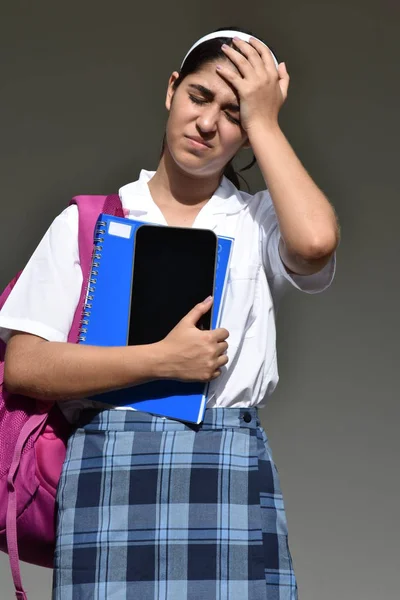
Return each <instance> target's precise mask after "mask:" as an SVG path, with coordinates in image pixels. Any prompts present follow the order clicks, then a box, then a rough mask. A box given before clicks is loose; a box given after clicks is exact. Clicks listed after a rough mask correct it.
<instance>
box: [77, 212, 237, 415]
mask: <svg viewBox="0 0 400 600" xmlns="http://www.w3.org/2000/svg"><path fill="white" fill-rule="evenodd" d="M142 225H144V222H143V221H136V220H131V219H125V218H121V217H114V216H111V215H106V214H101V215H100V216H99V219H98V222H97V226H96V230H95V240H94V241H95V251H94V255H93V262H92V270H91V276H90V280H89V286H88V291H87V295H86V303H85V308H84V313H83V319H82V327H81V333H80V336H79V343H81V344H87V345H94V346H125V345H126V344H127V338H128V330H129V317H130V303H131V283H132V270H133V256H134V243H135V232H136V230H137V229H138V227H140V226H142ZM160 227H163V225H160ZM217 239H218V251H217V260H216V269H215V282H214V303H213V311H212V324H211V326H212V329H215V328H216V327H218V326H219V323H220V319H221V314H222V309H223V300H224V293H225V288H226V281H227V275H228V269H229V264H230V257H231V253H232V247H233V240H232V239H231V238H227V237H222V236H218V238H217ZM207 390H208V385H207V384H206V385H205V384H204V383H201V382H198V383H197V382H182V381H175V380H157V381H151V382H148V383H145V384H141V385H137V386H132V387H129V388H124V389H121V390H116V391H112V392H106V393H103V394H97V395H96V396H92V397H91V399H92V400H96V401H99V402H104V403H106V404H112V405H113V406H127V407H131V408H133V409H136V410H141V411H144V412H149V413H153V414H156V415H160V416H165V417H169V418H173V419H178V420H182V421H188V422H192V423H200V422H201V421H202V420H203V417H204V411H205V407H206V400H207Z"/></svg>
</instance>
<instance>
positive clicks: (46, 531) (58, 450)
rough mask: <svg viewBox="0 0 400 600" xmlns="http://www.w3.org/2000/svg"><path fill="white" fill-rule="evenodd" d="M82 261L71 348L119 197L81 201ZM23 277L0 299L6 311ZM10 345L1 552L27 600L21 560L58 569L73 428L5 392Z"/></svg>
mask: <svg viewBox="0 0 400 600" xmlns="http://www.w3.org/2000/svg"><path fill="white" fill-rule="evenodd" d="M70 204H77V206H78V211H79V256H80V262H81V268H82V274H83V285H82V290H81V295H80V299H79V302H78V305H77V308H76V311H75V315H74V319H73V323H72V327H71V331H70V332H69V336H68V342H72V343H76V342H77V340H78V335H79V329H80V322H81V317H82V309H83V303H84V300H85V297H86V290H87V285H88V280H89V274H90V268H91V259H92V252H93V234H94V228H95V224H96V221H97V217H98V216H99V214H100V213H101V212H104V213H108V214H112V215H116V216H122V217H123V216H124V214H123V209H122V205H121V201H120V199H119V196H118V195H117V194H112V195H110V196H76V197H75V198H73V199H72V201H71V203H70ZM19 275H20V273H18V275H17V276H16V277H15V278H14V279H13V280H12V281H11V282H10V283H9V284H8V286H7V287H6V289H5V290H4V292H3V293H2V294H1V296H0V310H1V308H2V306H3V304H4V303H5V301H6V299H7V297H8V295H9V294H10V292H11V290H12V288H13V287H14V285H15V283H16V282H17V280H18V277H19ZM4 355H5V344H4V343H3V342H2V341H1V340H0V550H2V551H3V552H6V553H8V555H9V559H10V566H11V572H12V576H13V580H14V586H15V591H16V597H17V598H18V599H19V600H27V596H26V593H25V591H24V589H23V587H22V581H21V572H20V568H19V559H21V560H23V561H25V562H29V563H32V564H34V565H39V566H42V567H50V568H51V567H52V566H53V554H54V543H55V519H56V512H55V497H56V490H57V485H58V481H59V478H60V475H61V469H62V466H63V462H64V459H65V454H66V444H67V440H68V436H69V435H70V433H71V431H72V427H71V425H70V424H69V423H67V421H66V419H65V418H64V416H63V415H62V413H61V411H60V409H59V408H58V405H57V404H53V405H50V406H49V405H47V406H46V405H44V403H41V402H37V401H36V400H33V399H32V398H27V397H25V396H17V395H12V394H8V393H7V392H6V390H5V388H4V386H3V381H4Z"/></svg>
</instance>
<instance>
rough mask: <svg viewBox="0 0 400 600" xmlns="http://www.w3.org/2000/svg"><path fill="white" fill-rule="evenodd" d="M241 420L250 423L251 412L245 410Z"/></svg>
mask: <svg viewBox="0 0 400 600" xmlns="http://www.w3.org/2000/svg"><path fill="white" fill-rule="evenodd" d="M243 421H244V422H245V423H250V421H251V414H250V413H249V412H245V413H244V415H243Z"/></svg>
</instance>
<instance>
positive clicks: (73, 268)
mask: <svg viewBox="0 0 400 600" xmlns="http://www.w3.org/2000/svg"><path fill="white" fill-rule="evenodd" d="M288 87H289V75H288V72H287V70H286V66H285V64H284V63H280V64H278V62H277V61H276V58H275V56H274V55H273V53H272V51H271V50H270V49H269V48H268V47H267V46H266V45H265V44H264V43H263V42H262V41H260V40H259V39H257V38H255V37H250V36H249V35H248V34H246V33H243V32H242V31H238V30H232V29H231V30H219V31H217V32H214V33H211V34H209V35H207V36H205V37H203V38H202V39H200V40H198V41H197V42H196V43H195V44H194V45H193V46H192V48H191V49H190V50H189V52H188V53H187V55H186V57H185V59H184V61H183V63H182V65H181V67H180V70H179V71H174V72H173V73H172V75H171V77H170V79H169V82H168V89H167V94H166V102H165V104H166V108H167V110H168V112H169V116H168V122H167V125H166V131H165V138H164V145H163V151H162V156H161V158H160V161H159V164H158V166H157V170H156V171H155V172H153V171H147V170H142V171H141V172H140V176H139V179H138V180H137V181H135V182H133V183H129V184H128V185H124V186H123V187H122V188H121V189H120V190H119V195H120V198H121V202H122V205H123V208H124V209H125V212H126V214H127V216H128V218H134V219H140V220H143V221H146V222H152V223H159V224H163V225H173V226H184V227H190V226H193V227H199V228H208V229H211V230H214V231H215V233H216V234H220V235H225V236H230V237H233V238H234V239H235V242H234V250H233V256H232V262H231V266H230V273H229V281H228V289H227V295H226V301H225V308H224V312H223V315H222V322H221V327H220V328H219V329H217V330H215V331H201V330H200V329H198V328H197V327H196V323H197V321H198V319H199V317H200V316H201V315H202V314H203V313H205V312H206V311H208V310H209V309H210V307H211V303H212V299H211V300H210V299H207V300H205V302H204V303H202V304H199V305H198V306H196V307H194V308H193V310H192V311H191V312H190V314H188V315H187V316H186V317H185V318H184V319H183V320H182V321H181V322H180V323H179V324H178V325H177V326H176V327H175V329H173V331H171V333H170V334H169V335H168V336H167V337H166V338H165V339H163V340H162V341H160V342H159V343H155V344H151V345H148V346H137V347H129V346H127V347H118V348H117V347H114V348H104V347H93V346H92V347H91V346H84V345H75V344H69V343H66V340H67V335H68V332H69V329H70V327H71V323H72V318H73V315H74V312H75V308H76V306H77V302H78V298H79V295H80V290H81V286H82V273H81V270H80V265H79V252H78V213H77V207H76V206H70V207H68V208H67V209H66V210H64V211H63V212H62V213H61V214H60V215H59V216H58V217H57V218H56V219H55V220H54V222H53V223H52V225H51V226H50V228H49V230H48V231H47V233H46V234H45V236H44V238H43V239H42V241H41V242H40V244H39V246H38V248H37V249H36V251H35V252H34V254H33V256H32V258H31V260H30V261H29V263H28V265H27V267H26V268H25V270H24V273H23V275H22V276H21V278H20V279H19V281H18V283H17V285H16V286H15V288H14V289H13V291H12V293H11V295H10V296H9V299H8V300H7V302H6V304H5V306H4V309H3V310H2V312H1V315H0V327H1V329H0V335H1V336H2V337H3V339H5V340H7V341H8V345H7V354H6V363H5V364H6V371H5V379H6V385H7V387H8V388H9V389H10V391H12V392H17V393H22V394H24V395H27V396H30V397H33V398H40V399H42V400H44V401H48V402H53V401H54V400H55V399H56V400H57V401H58V402H59V404H60V407H61V409H62V411H63V412H64V414H65V416H66V417H67V419H68V420H69V421H70V422H72V423H74V426H75V427H74V430H73V431H74V432H73V434H72V436H71V437H70V439H69V443H68V448H67V456H66V460H65V463H64V468H63V472H62V475H61V480H60V483H59V488H58V496H57V505H58V514H57V541H56V551H55V561H54V584H53V598H54V599H56V600H67V599H68V600H83V599H90V600H92V599H96V598H97V599H107V600H111V599H112V600H117V599H118V600H119V599H125V598H132V599H133V598H134V599H138V600H224V599H226V600H296V599H297V583H296V578H295V574H294V570H293V563H292V558H291V554H290V551H289V546H288V531H287V522H286V516H285V510H284V504H283V499H282V494H281V489H280V483H279V477H278V472H277V469H276V466H275V463H274V461H273V458H272V454H271V449H270V447H269V443H268V439H267V436H266V434H265V431H264V430H263V428H262V427H261V425H260V420H259V414H258V409H259V407H261V406H263V405H264V403H265V400H266V398H267V397H268V396H269V395H270V394H271V393H272V392H273V390H274V389H275V387H276V385H277V382H278V370H277V358H276V343H275V342H276V332H275V315H276V310H277V306H278V302H279V299H280V297H281V295H282V293H284V291H285V290H286V289H288V288H290V286H291V285H292V286H295V287H296V288H297V289H300V290H302V291H304V292H307V293H316V292H322V291H323V290H325V289H326V288H327V287H328V286H329V285H330V284H331V282H332V280H333V277H334V272H335V261H336V258H335V256H336V255H335V250H336V248H337V245H338V241H339V231H338V224H337V220H336V216H335V212H334V210H333V208H332V206H331V205H330V203H329V201H328V200H327V199H326V197H325V196H324V194H323V193H322V192H321V191H320V190H319V189H318V187H317V186H316V185H315V183H314V182H313V181H312V179H311V178H310V176H309V175H308V174H307V172H306V171H305V169H304V168H303V166H302V165H301V163H300V161H299V160H298V158H297V157H296V155H295V153H294V151H293V150H292V148H291V146H290V144H289V143H288V141H287V139H286V138H285V136H284V134H283V132H282V130H281V129H280V126H279V124H278V113H279V111H280V108H281V106H282V104H283V103H284V101H285V99H286V97H287V93H288ZM242 148H251V149H252V151H253V153H254V155H255V159H256V160H257V162H258V165H259V168H260V170H261V172H262V175H263V177H264V180H265V184H266V186H267V188H268V190H267V189H265V190H262V191H260V192H257V193H256V194H254V195H251V194H248V193H245V192H242V191H240V190H239V181H238V179H237V175H236V174H235V173H234V171H233V168H232V165H231V161H232V159H233V158H234V157H235V155H236V154H237V153H238V152H239V150H240V149H242ZM156 378H173V379H181V380H199V381H211V386H210V392H209V397H208V403H207V410H206V413H205V418H204V421H203V422H202V423H201V424H200V425H198V426H197V425H189V424H186V423H183V422H179V421H176V420H172V419H166V418H161V417H157V416H154V415H151V414H147V413H143V412H136V411H132V410H127V409H122V410H121V409H113V408H110V406H108V407H107V408H105V407H104V406H103V405H99V404H96V403H95V402H93V401H89V400H87V399H85V398H87V397H88V396H90V395H94V394H97V393H100V392H104V391H109V390H113V389H116V388H121V387H129V386H132V385H135V384H139V383H143V382H145V381H148V380H151V379H156Z"/></svg>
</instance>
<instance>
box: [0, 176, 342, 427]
mask: <svg viewBox="0 0 400 600" xmlns="http://www.w3.org/2000/svg"><path fill="white" fill-rule="evenodd" d="M153 175H154V171H146V170H142V171H141V173H140V177H139V179H138V180H137V181H135V182H133V183H129V184H127V185H125V186H123V187H122V188H121V189H120V190H119V195H120V198H121V202H122V205H123V208H124V209H125V210H126V212H127V216H128V218H132V219H137V220H142V221H147V222H152V223H158V224H164V225H166V221H165V219H164V217H163V214H162V213H161V211H160V209H159V208H158V206H157V205H156V204H155V202H154V201H153V199H152V197H151V194H150V190H149V187H148V185H147V183H148V181H149V180H150V179H151V178H152V176H153ZM193 227H198V228H204V229H212V230H214V231H215V233H216V234H218V235H224V236H229V237H233V238H234V240H235V241H234V247H233V253H232V259H231V264H230V271H229V277H228V283H227V291H226V296H225V303H224V309H223V312H222V317H221V323H220V326H221V327H225V328H226V329H228V331H229V333H230V335H229V338H228V340H227V341H228V344H229V349H228V357H229V362H228V364H227V365H226V367H223V369H222V373H221V375H220V376H219V377H218V378H217V379H215V380H214V381H212V382H211V385H210V388H209V394H208V401H207V407H249V406H256V405H257V406H263V402H264V401H265V399H266V398H267V397H268V396H269V395H270V394H272V392H273V391H274V389H275V388H276V385H277V383H278V380H279V376H278V368H277V356H276V329H275V316H276V312H277V309H278V305H279V300H280V298H281V297H282V294H283V293H285V291H287V290H288V289H290V288H291V286H294V287H295V288H297V289H299V290H301V291H304V292H307V293H309V294H313V293H317V292H322V291H323V290H325V289H326V288H328V287H329V286H330V284H331V283H332V280H333V278H334V275H335V270H336V254H334V255H333V256H332V258H331V260H330V261H329V263H328V264H327V265H326V266H325V267H324V268H323V269H322V270H321V271H319V272H318V273H314V274H312V275H289V274H288V273H287V271H286V268H285V265H284V264H283V262H282V260H281V258H280V255H279V239H280V231H279V223H278V220H277V217H276V213H275V209H274V205H273V203H272V199H271V196H270V194H269V192H268V191H267V190H263V191H260V192H257V193H256V194H254V195H251V194H247V193H246V192H242V191H240V190H238V189H237V188H236V187H235V186H234V185H233V184H232V183H231V182H230V181H229V180H228V179H227V178H226V177H223V178H222V181H221V185H220V186H219V187H218V189H217V190H216V192H215V194H214V195H213V196H212V198H211V199H210V200H209V201H208V202H207V204H206V205H205V206H204V207H203V208H202V209H201V211H200V212H199V214H198V216H197V218H196V220H195V222H194V223H193ZM81 286H82V272H81V269H80V264H79V251H78V209H77V207H76V206H75V205H72V206H69V207H68V208H66V209H65V210H64V211H63V212H62V213H61V214H60V215H59V216H58V217H56V219H55V220H54V221H53V223H52V224H51V225H50V228H49V229H48V231H47V232H46V234H45V235H44V237H43V239H42V240H41V242H40V243H39V245H38V247H37V248H36V250H35V252H34V253H33V255H32V257H31V259H30V260H29V262H28V264H27V265H26V267H25V269H24V271H23V273H22V275H21V276H20V278H19V280H18V282H17V284H16V285H15V287H14V289H13V290H12V292H11V294H10V296H9V298H8V299H7V301H6V303H5V304H4V307H3V309H2V310H1V312H0V337H1V338H2V339H3V340H5V341H7V339H8V337H9V335H10V333H11V331H12V330H19V331H24V332H28V333H32V334H34V335H38V336H40V337H43V338H45V339H47V340H49V341H57V342H65V341H66V340H67V337H68V332H69V330H70V328H71V324H72V319H73V316H74V312H75V308H76V305H77V303H78V300H79V296H80V290H81ZM85 406H99V404H98V403H95V402H93V401H92V400H87V399H79V400H66V401H63V402H60V407H61V409H62V410H63V412H64V414H65V416H66V417H67V418H68V419H69V420H70V421H74V420H75V419H76V418H77V416H78V414H79V412H80V410H81V409H82V408H83V407H85ZM106 406H107V408H110V406H109V405H106Z"/></svg>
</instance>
